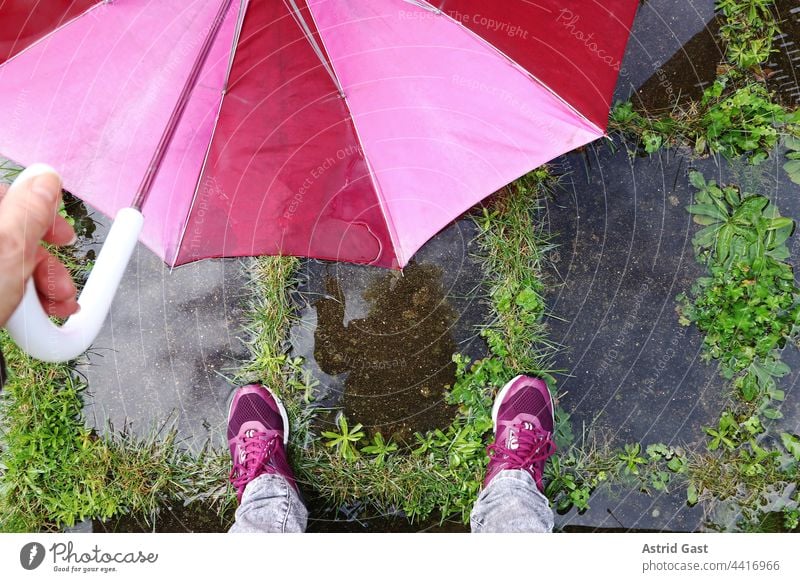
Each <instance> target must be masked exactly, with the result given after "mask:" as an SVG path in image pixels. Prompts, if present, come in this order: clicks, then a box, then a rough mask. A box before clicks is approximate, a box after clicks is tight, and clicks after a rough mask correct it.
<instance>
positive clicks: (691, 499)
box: [686, 483, 698, 505]
mask: <svg viewBox="0 0 800 582" xmlns="http://www.w3.org/2000/svg"><path fill="white" fill-rule="evenodd" d="M697 501H698V497H697V488H696V487H695V486H694V483H689V487H687V488H686V502H687V503H688V504H689V505H697Z"/></svg>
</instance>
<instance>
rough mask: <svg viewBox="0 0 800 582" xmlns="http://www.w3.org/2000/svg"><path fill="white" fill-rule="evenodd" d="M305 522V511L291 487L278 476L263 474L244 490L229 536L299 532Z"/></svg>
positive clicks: (306, 516) (306, 515)
mask: <svg viewBox="0 0 800 582" xmlns="http://www.w3.org/2000/svg"><path fill="white" fill-rule="evenodd" d="M307 521H308V510H307V509H306V506H305V505H304V504H303V501H302V500H301V499H300V496H299V495H298V494H297V491H295V490H294V487H292V486H291V485H289V482H288V481H286V479H284V478H283V477H281V476H280V475H271V474H269V473H265V474H264V475H261V476H259V477H256V478H255V479H253V480H252V481H250V483H248V484H247V487H245V489H244V495H243V496H242V503H241V505H240V506H239V509H237V510H236V521H235V522H234V524H233V526H232V527H231V529H230V533H302V532H305V531H306V523H307Z"/></svg>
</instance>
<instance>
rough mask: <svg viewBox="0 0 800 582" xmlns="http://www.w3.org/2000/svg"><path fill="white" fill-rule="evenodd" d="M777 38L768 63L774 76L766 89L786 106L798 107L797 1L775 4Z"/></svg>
mask: <svg viewBox="0 0 800 582" xmlns="http://www.w3.org/2000/svg"><path fill="white" fill-rule="evenodd" d="M775 9H776V12H777V14H778V26H779V27H780V29H781V33H782V34H780V35H778V36H776V37H775V39H774V43H773V47H774V48H775V49H777V50H776V52H775V53H774V54H773V55H772V58H771V59H770V60H769V62H768V63H767V68H768V69H770V70H771V71H773V72H774V73H775V74H774V75H771V76H770V77H768V79H767V86H768V87H769V88H770V89H772V90H773V91H775V92H776V93H777V94H778V96H779V97H780V98H781V99H782V100H783V102H784V103H785V104H786V105H792V104H793V105H798V104H800V80H798V78H797V70H798V68H800V2H798V1H797V0H777V2H775Z"/></svg>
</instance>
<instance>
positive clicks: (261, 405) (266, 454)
mask: <svg viewBox="0 0 800 582" xmlns="http://www.w3.org/2000/svg"><path fill="white" fill-rule="evenodd" d="M288 442H289V419H288V417H287V416H286V410H285V409H284V407H283V405H282V404H281V402H280V400H278V398H277V397H276V396H275V395H274V394H273V393H272V391H271V390H270V389H269V388H266V387H264V386H261V385H259V384H250V385H249V386H243V387H241V388H239V390H237V391H236V394H235V395H234V397H233V402H231V409H230V412H229V413H228V444H229V445H230V448H231V458H232V460H233V468H232V469H231V475H230V480H231V483H233V486H234V487H235V488H236V496H237V497H238V498H239V502H241V501H242V495H243V494H244V488H245V487H246V486H247V484H248V483H250V481H252V480H253V479H255V478H256V477H259V476H260V475H263V474H264V473H270V474H273V475H280V476H282V477H284V478H285V479H286V480H287V481H288V482H289V483H291V485H292V487H294V488H295V489H297V484H296V483H295V480H294V473H293V472H292V469H291V467H290V466H289V462H288V460H287V459H286V444H287V443H288Z"/></svg>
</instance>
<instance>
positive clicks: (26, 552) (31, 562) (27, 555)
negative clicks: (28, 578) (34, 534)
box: [19, 542, 45, 570]
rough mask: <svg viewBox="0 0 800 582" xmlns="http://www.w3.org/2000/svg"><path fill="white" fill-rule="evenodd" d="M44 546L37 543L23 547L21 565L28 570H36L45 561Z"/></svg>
mask: <svg viewBox="0 0 800 582" xmlns="http://www.w3.org/2000/svg"><path fill="white" fill-rule="evenodd" d="M44 554H45V551H44V546H43V545H42V544H40V543H37V542H31V543H29V544H25V545H24V546H22V550H20V552H19V563H20V564H22V567H23V568H25V569H26V570H35V569H36V568H38V567H39V566H41V565H42V562H43V561H44Z"/></svg>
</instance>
